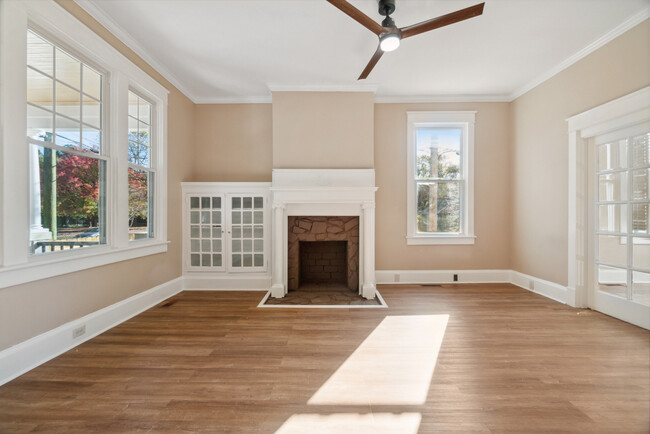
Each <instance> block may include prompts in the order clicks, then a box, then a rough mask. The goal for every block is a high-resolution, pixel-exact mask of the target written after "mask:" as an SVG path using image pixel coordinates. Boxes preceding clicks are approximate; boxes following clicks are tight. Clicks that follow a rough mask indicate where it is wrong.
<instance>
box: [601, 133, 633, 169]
mask: <svg viewBox="0 0 650 434" xmlns="http://www.w3.org/2000/svg"><path fill="white" fill-rule="evenodd" d="M625 167H627V139H625V140H620V141H618V142H613V143H606V144H604V145H600V146H598V170H614V169H622V168H625Z"/></svg>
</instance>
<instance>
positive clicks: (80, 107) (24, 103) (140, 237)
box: [0, 0, 168, 288]
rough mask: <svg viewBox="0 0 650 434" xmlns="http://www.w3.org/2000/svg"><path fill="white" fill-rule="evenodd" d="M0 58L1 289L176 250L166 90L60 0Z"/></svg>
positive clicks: (36, 10) (13, 37)
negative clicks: (169, 226) (170, 246)
mask: <svg viewBox="0 0 650 434" xmlns="http://www.w3.org/2000/svg"><path fill="white" fill-rule="evenodd" d="M0 59H1V62H0V74H1V77H0V108H1V109H0V133H1V135H0V288H1V287H6V286H12V285H17V284H20V283H24V282H29V281H32V280H37V279H43V278H46V277H50V276H56V275H60V274H65V273H70V272H73V271H78V270H83V269H86V268H90V267H95V266H99V265H105V264H109V263H112V262H118V261H122V260H126V259H132V258H136V257H140V256H145V255H149V254H154V253H161V252H164V251H166V250H167V234H166V217H167V210H166V184H167V182H166V137H165V136H166V123H167V93H168V92H167V90H166V89H165V88H164V87H163V86H161V85H160V84H159V83H158V82H156V81H155V80H154V79H153V78H151V77H150V76H149V75H147V74H146V73H145V72H144V71H142V70H141V69H140V68H138V67H137V66H136V65H135V64H133V63H132V62H131V61H129V60H128V59H127V58H126V57H124V56H123V55H122V54H120V53H119V52H118V51H117V50H116V49H115V48H113V47H112V46H111V45H110V44H108V43H107V42H106V41H104V40H103V39H102V38H101V37H99V36H98V35H97V34H95V33H94V32H92V31H91V30H90V29H89V28H87V27H86V26H84V25H83V24H82V23H81V22H79V21H78V20H77V19H76V18H74V17H73V16H72V15H70V14H69V13H68V12H67V11H65V10H64V9H63V8H62V7H61V6H59V5H58V4H57V3H56V2H55V1H53V0H43V1H39V2H31V1H24V2H0Z"/></svg>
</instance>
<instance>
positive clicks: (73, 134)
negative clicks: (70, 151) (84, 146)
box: [54, 116, 81, 149]
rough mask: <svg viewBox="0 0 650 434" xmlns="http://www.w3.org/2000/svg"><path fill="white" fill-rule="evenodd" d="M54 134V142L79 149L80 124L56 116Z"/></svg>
mask: <svg viewBox="0 0 650 434" xmlns="http://www.w3.org/2000/svg"><path fill="white" fill-rule="evenodd" d="M55 127H56V136H55V137H54V143H56V144H57V145H59V146H65V147H68V148H75V149H79V144H80V143H81V137H80V136H81V124H80V123H79V122H75V121H71V120H70V119H68V118H64V117H63V116H57V117H56V124H55Z"/></svg>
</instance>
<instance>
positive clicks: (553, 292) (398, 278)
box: [375, 270, 575, 304]
mask: <svg viewBox="0 0 650 434" xmlns="http://www.w3.org/2000/svg"><path fill="white" fill-rule="evenodd" d="M375 275H376V279H377V283H378V284H383V285H388V284H404V283H406V284H424V285H427V284H429V285H436V284H450V283H511V284H513V285H516V286H519V287H521V288H524V289H527V290H529V291H532V292H534V293H536V294H540V295H543V296H545V297H548V298H551V299H553V300H555V301H559V302H560V303H565V304H566V303H567V302H568V301H570V300H569V297H570V296H573V297H575V295H573V294H572V293H570V291H569V290H568V289H567V288H566V287H565V286H562V285H558V284H557V283H553V282H549V281H548V280H543V279H539V278H537V277H534V276H529V275H527V274H523V273H520V272H518V271H513V270H377V271H376V273H375ZM454 275H456V276H457V279H458V280H454Z"/></svg>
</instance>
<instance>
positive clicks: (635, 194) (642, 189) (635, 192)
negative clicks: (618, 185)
mask: <svg viewBox="0 0 650 434" xmlns="http://www.w3.org/2000/svg"><path fill="white" fill-rule="evenodd" d="M649 185H650V169H641V170H633V171H632V200H635V201H636V200H648V199H650V197H649V196H648V186H649Z"/></svg>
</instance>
